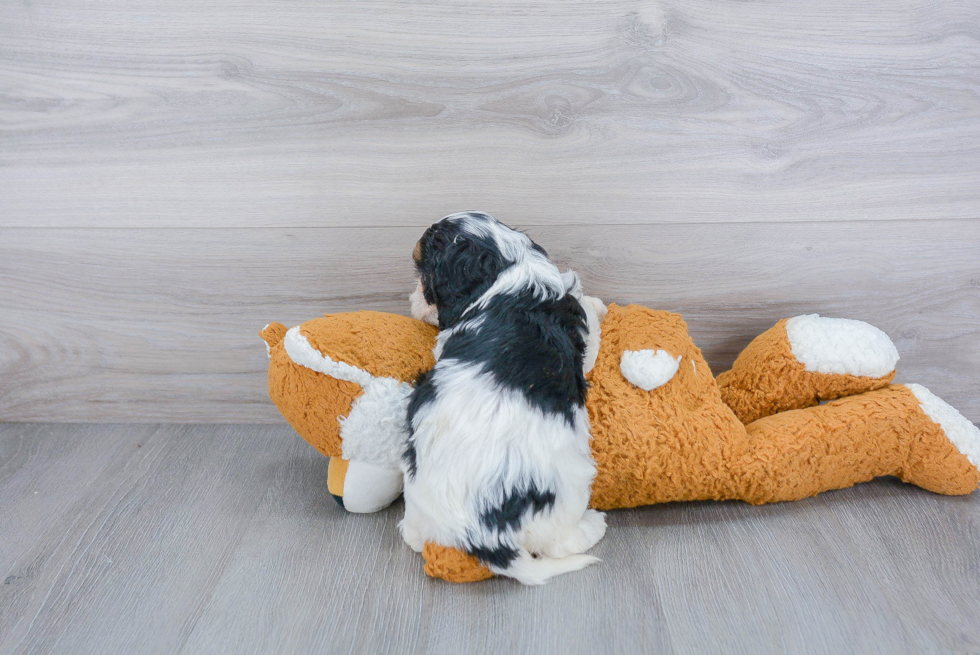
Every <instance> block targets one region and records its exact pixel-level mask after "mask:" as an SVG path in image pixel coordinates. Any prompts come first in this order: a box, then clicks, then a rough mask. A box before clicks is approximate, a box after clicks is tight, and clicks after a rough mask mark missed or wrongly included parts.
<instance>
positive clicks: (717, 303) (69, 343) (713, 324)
mask: <svg viewBox="0 0 980 655" xmlns="http://www.w3.org/2000/svg"><path fill="white" fill-rule="evenodd" d="M419 232H420V231H419V229H417V228H385V229H380V228H347V229H340V228H319V229H318V228H308V229H284V230H274V229H243V230H225V229H210V230H205V229H129V230H120V229H12V228H6V229H0V279H3V280H4V281H5V284H3V285H2V286H0V307H3V308H4V311H3V313H2V314H0V380H2V382H0V417H2V418H3V419H6V420H17V421H31V420H80V421H107V420H120V421H127V420H128V421H132V420H149V419H153V420H162V421H178V422H181V421H182V422H187V421H224V422H228V421H231V422H234V421H260V422H265V421H278V420H281V419H280V417H279V415H278V413H277V411H276V410H275V408H274V407H273V406H272V405H271V403H270V402H269V400H268V397H267V395H266V386H265V385H266V379H265V375H264V371H265V367H266V365H267V361H266V357H265V350H264V348H263V345H262V342H261V340H260V339H259V338H258V336H257V331H258V330H259V329H260V328H261V327H262V326H263V325H265V324H266V323H268V322H269V321H273V320H275V321H280V322H282V323H285V324H287V325H294V324H298V323H300V322H302V321H304V320H308V319H310V318H314V317H316V316H318V315H320V314H321V313H323V312H339V311H353V310H357V309H375V310H382V311H392V312H398V313H407V307H408V302H407V293H408V291H409V290H410V289H411V288H412V286H413V273H412V267H411V259H410V253H411V250H412V247H413V245H414V242H415V240H416V239H417V238H418V236H419ZM528 232H529V233H530V234H531V236H532V237H533V238H535V239H536V240H538V241H539V242H540V243H542V244H544V245H545V246H546V247H547V248H548V249H549V250H550V252H551V254H552V256H553V257H554V258H555V259H556V260H557V261H558V262H559V263H560V264H562V265H564V266H568V267H574V268H576V269H577V270H578V271H579V272H580V274H581V275H582V278H583V280H584V282H585V285H586V289H587V290H588V291H589V292H590V293H594V294H595V295H598V296H600V297H602V298H603V299H604V300H606V301H607V302H619V303H629V302H637V303H640V304H644V305H647V306H650V307H657V308H663V309H668V310H672V311H678V312H680V313H681V314H683V315H684V316H685V318H686V319H687V321H688V323H689V325H690V328H691V332H692V334H693V336H694V338H695V340H696V342H697V343H698V344H699V345H700V346H701V347H702V349H703V350H704V352H705V355H706V357H707V358H708V361H709V363H710V364H711V365H712V367H713V368H714V369H715V370H716V371H720V370H724V368H726V367H727V366H728V365H730V363H731V361H732V360H733V359H734V357H735V355H736V354H737V352H738V351H739V350H740V349H741V348H742V347H744V346H745V345H746V344H747V343H748V342H749V341H750V340H751V339H752V338H753V337H754V336H755V335H757V334H758V333H760V332H762V331H763V330H764V329H766V328H767V327H769V326H770V325H772V324H773V323H774V322H775V321H776V320H778V319H780V318H783V317H786V316H793V315H796V314H801V313H814V312H816V313H821V314H823V315H828V316H845V317H850V318H858V319H863V320H867V321H869V322H871V323H873V324H875V325H877V326H879V327H880V328H882V329H883V330H885V331H886V332H887V333H888V334H889V335H891V336H892V338H893V339H894V340H895V342H896V344H897V346H898V349H899V352H900V354H901V356H902V361H901V362H900V363H899V378H898V379H899V381H909V382H912V381H914V382H920V383H922V384H925V385H926V386H928V387H929V388H930V389H932V390H933V391H934V392H935V393H937V394H939V395H940V396H942V397H943V398H945V399H946V400H948V401H949V402H950V403H952V404H953V405H954V406H956V407H958V408H959V409H960V410H961V411H962V412H964V414H965V415H966V416H967V417H968V418H970V419H971V420H973V421H977V420H980V394H978V393H977V390H978V389H980V322H978V320H977V317H978V316H980V258H978V257H977V254H978V253H980V223H977V222H975V221H914V222H909V221H892V222H852V223H834V222H830V223H791V224H748V223H741V224H700V225H648V226H633V225H621V226H603V227H595V226H593V227H588V226H578V227H559V226H554V227H533V228H529V230H528Z"/></svg>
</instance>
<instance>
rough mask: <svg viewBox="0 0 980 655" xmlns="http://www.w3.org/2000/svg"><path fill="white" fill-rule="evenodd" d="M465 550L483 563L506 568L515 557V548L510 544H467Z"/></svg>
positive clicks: (516, 553)
mask: <svg viewBox="0 0 980 655" xmlns="http://www.w3.org/2000/svg"><path fill="white" fill-rule="evenodd" d="M466 552H467V553H469V554H470V555H472V556H473V557H475V558H477V559H478V560H480V561H481V562H483V563H484V564H489V565H490V566H496V567H497V568H500V569H506V568H507V567H508V566H510V563H511V562H513V561H514V560H515V559H517V555H518V552H517V549H516V548H511V547H510V546H504V545H499V546H496V547H494V548H487V547H485V546H468V547H467V548H466Z"/></svg>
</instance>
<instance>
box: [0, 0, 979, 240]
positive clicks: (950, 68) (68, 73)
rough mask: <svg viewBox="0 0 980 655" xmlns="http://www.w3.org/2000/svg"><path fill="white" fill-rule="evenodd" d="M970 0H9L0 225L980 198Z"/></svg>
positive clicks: (678, 216)
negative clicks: (285, 0) (204, 0)
mask: <svg viewBox="0 0 980 655" xmlns="http://www.w3.org/2000/svg"><path fill="white" fill-rule="evenodd" d="M978 25H980V5H978V4H977V3H975V2H952V1H951V2H941V3H936V2H932V1H931V0H902V1H899V2H892V3H887V4H885V5H883V4H882V3H879V2H874V1H873V0H842V1H841V2H836V3H833V4H832V5H825V4H821V3H816V4H815V3H813V2H809V1H808V0H793V1H791V2H778V3H777V2H771V1H756V2H737V3H736V2H717V1H713V0H696V1H693V2H680V1H679V0H668V1H665V2H639V1H613V2H601V3H597V2H591V1H586V2H555V1H552V0H548V1H541V0H539V1H536V2H534V1H532V2H524V1H523V0H521V1H513V2H503V3H500V2H494V3H485V2H482V1H480V0H470V1H468V2H437V3H424V4H420V3H412V2H399V1H395V0H390V1H384V2H377V1H376V2H360V3H342V2H311V1H303V2H294V3H290V4H289V5H288V6H284V5H282V3H276V2H265V1H263V0H252V1H246V0H233V1H230V2H218V3H217V4H216V3H208V4H207V5H202V4H200V3H197V2H191V1H189V0H182V1H171V0H150V1H147V2H140V3H137V4H133V3H131V2H127V1H126V0H109V1H107V2H100V3H98V4H93V3H85V4H82V3H74V2H70V1H69V0H41V1H38V2H31V3H28V4H15V3H6V4H5V5H4V6H3V7H0V46H2V47H0V53H2V54H0V93H2V104H0V111H2V115H0V119H2V123H0V124H2V132H0V189H2V192H3V198H4V211H3V212H0V226H22V227H24V226H26V227H37V226H74V227H79V226H112V227H131V226H137V225H138V226H154V227H162V226H182V227H197V226H202V225H205V226H222V227H238V226H265V227H282V226H335V225H351V224H357V225H412V226H420V225H424V224H426V223H427V222H429V221H431V220H432V219H433V218H434V217H437V216H440V215H443V214H446V213H449V212H450V211H455V210H458V209H463V208H472V207H480V208H484V209H486V210H488V211H491V212H496V213H500V214H501V215H506V216H514V217H517V216H519V217H521V219H522V220H525V221H527V222H529V223H532V224H544V223H548V224H595V223H650V222H709V221H710V222H728V221H811V220H886V219H920V220H932V219H952V218H960V219H966V218H974V219H976V218H980V209H978V204H980V185H978V184H977V180H978V179H980V120H978V116H980V38H978V37H980V35H978V30H980V28H978Z"/></svg>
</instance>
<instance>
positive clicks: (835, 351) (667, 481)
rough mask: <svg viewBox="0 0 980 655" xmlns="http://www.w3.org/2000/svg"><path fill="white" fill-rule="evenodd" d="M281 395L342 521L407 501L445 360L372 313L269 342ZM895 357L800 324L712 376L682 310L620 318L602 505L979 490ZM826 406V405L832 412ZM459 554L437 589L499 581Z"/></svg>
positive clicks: (603, 444) (449, 558)
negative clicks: (875, 483)
mask: <svg viewBox="0 0 980 655" xmlns="http://www.w3.org/2000/svg"><path fill="white" fill-rule="evenodd" d="M261 335H262V337H263V338H264V339H265V340H266V342H267V344H268V346H269V349H270V350H269V355H270V358H271V362H270V365H269V393H270V396H271V397H272V399H273V401H274V402H275V403H276V405H277V406H278V407H279V409H280V410H281V411H282V413H283V415H284V416H285V417H286V419H287V420H288V421H289V422H290V423H291V424H292V425H293V427H294V428H296V430H297V431H298V432H299V433H300V435H301V436H303V437H304V438H305V439H306V440H307V441H309V442H310V443H311V444H312V445H313V446H314V447H316V448H317V449H318V450H319V451H320V452H322V453H323V454H325V455H327V456H329V457H330V458H331V460H330V465H329V468H328V481H327V484H328V487H329V489H330V492H331V493H332V494H334V495H335V497H337V499H338V501H339V502H341V503H342V505H344V506H345V507H346V508H347V509H348V510H350V511H355V512H370V511H377V510H379V509H381V508H382V507H385V506H387V505H388V504H390V503H391V502H392V501H393V500H394V499H395V498H396V497H397V496H398V493H399V492H400V490H401V472H400V469H399V458H400V455H401V452H402V446H401V444H402V443H403V440H404V438H405V436H406V434H405V416H406V407H407V401H408V397H409V395H410V394H411V389H412V387H411V384H410V381H412V380H413V379H414V378H415V377H416V376H417V375H418V374H419V373H420V372H423V371H426V370H428V369H429V368H431V367H432V366H433V364H434V361H433V358H432V354H431V352H432V347H433V345H434V343H435V336H436V330H435V328H433V327H431V326H429V325H426V324H424V323H421V322H419V321H415V320H414V319H411V318H407V317H403V316H397V315H392V314H381V313H377V312H357V313H353V314H337V315H329V316H326V317H324V318H321V319H315V320H313V321H309V322H307V323H304V324H303V325H301V326H298V327H295V328H292V329H291V330H289V331H287V330H286V328H285V327H284V326H282V325H281V324H278V323H273V324H271V325H269V326H267V327H266V328H265V329H264V330H263V331H262V332H261ZM897 360H898V353H897V351H896V350H895V347H894V345H893V344H892V343H891V341H890V340H889V339H888V337H887V336H885V334H884V333H882V332H881V331H880V330H878V329H877V328H874V327H872V326H870V325H868V324H866V323H861V322H859V321H850V320H845V319H829V318H822V317H819V316H815V315H811V316H798V317H795V318H792V319H788V320H784V321H780V322H779V323H778V324H776V326H775V327H773V328H771V329H769V330H768V331H766V332H765V333H763V334H762V335H761V336H759V337H757V338H756V339H755V340H754V341H753V342H752V343H751V344H749V346H748V347H747V348H746V349H745V350H744V351H743V352H742V354H741V355H739V357H738V359H736V361H735V363H734V365H733V367H732V370H730V371H727V372H725V373H722V374H721V375H719V376H718V377H717V379H716V378H715V377H714V376H713V375H712V373H711V371H710V369H709V368H708V364H707V362H705V360H704V358H703V357H702V355H701V351H700V350H699V349H698V348H697V347H696V346H695V345H694V343H693V341H692V340H691V338H690V337H689V336H688V332H687V325H686V324H685V323H684V321H683V320H682V319H681V317H680V316H678V315H677V314H671V313H669V312H664V311H655V310H651V309H647V308H644V307H640V306H636V305H630V306H627V307H620V306H617V305H611V306H610V307H609V310H608V315H607V316H606V317H605V318H604V320H603V321H602V324H601V345H600V349H599V355H598V359H597V361H596V364H595V366H594V368H593V369H592V370H591V372H590V373H589V374H588V376H587V378H588V380H589V383H590V391H589V396H588V400H587V406H588V410H589V418H590V422H591V428H592V451H593V455H594V457H595V460H596V463H597V465H598V471H597V474H596V478H595V481H594V482H593V487H592V506H593V507H595V508H597V509H615V508H623V507H636V506H639V505H649V504H652V503H661V502H668V501H677V500H706V499H716V500H723V499H740V500H744V501H746V502H749V503H753V504H759V503H769V502H776V501H784V500H798V499H801V498H806V497H808V496H812V495H814V494H817V493H820V492H821V491H827V490H829V489H840V488H843V487H849V486H852V485H854V484H856V483H858V482H864V481H867V480H871V479H872V478H874V477H877V476H883V475H893V476H897V477H899V478H901V479H902V480H904V481H905V482H909V483H911V484H915V485H917V486H919V487H922V488H924V489H928V490H930V491H934V492H937V493H942V494H967V493H970V492H971V491H973V490H974V489H976V488H977V485H978V483H980V470H978V469H980V430H978V429H977V428H976V426H974V425H973V424H972V423H970V422H969V421H968V420H966V418H964V417H963V416H962V415H961V414H960V413H959V412H957V411H956V410H955V409H953V408H952V407H950V406H949V405H947V404H946V403H945V402H943V401H942V400H940V399H939V398H937V397H936V396H934V395H933V394H932V393H930V392H929V391H928V390H927V389H925V388H924V387H921V386H919V385H915V384H911V385H895V384H890V382H891V380H892V379H893V378H894V376H895V370H894V367H895V363H896V362H897ZM821 401H832V402H828V403H826V404H820V403H821ZM451 546H452V545H451V544H431V543H430V544H427V545H426V548H425V549H424V551H423V556H424V558H425V560H426V567H425V571H426V573H428V574H429V575H432V576H435V577H440V578H443V579H446V580H451V581H455V582H468V581H474V580H480V579H484V578H488V577H490V576H491V575H492V574H491V573H490V571H489V570H488V569H487V568H486V567H485V566H483V565H482V564H480V562H478V561H477V560H476V559H475V558H473V557H471V556H469V555H466V554H465V553H463V552H461V551H459V550H457V549H455V548H452V547H451Z"/></svg>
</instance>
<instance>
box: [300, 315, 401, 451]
mask: <svg viewBox="0 0 980 655" xmlns="http://www.w3.org/2000/svg"><path fill="white" fill-rule="evenodd" d="M283 344H284V346H285V348H286V354H287V355H289V358H290V359H291V360H293V361H294V362H296V363H297V364H299V365H300V366H305V367H306V368H308V369H311V370H314V371H317V372H318V373H323V374H324V375H329V376H330V377H332V378H335V379H337V380H345V381H347V382H353V383H355V384H358V385H360V387H361V389H362V390H363V391H364V393H363V394H362V395H361V396H359V397H358V398H357V399H356V400H354V404H353V406H352V407H351V411H350V414H348V416H347V417H343V416H341V417H338V419H337V420H338V421H339V422H340V438H341V448H342V451H343V457H344V459H347V460H352V461H362V462H370V463H373V464H377V465H380V466H386V467H389V468H398V466H399V461H400V459H401V455H402V453H403V452H404V450H405V440H406V439H407V438H408V428H407V426H406V425H405V418H406V416H407V415H408V400H409V397H410V396H411V395H412V386H411V385H410V384H408V383H407V382H402V381H400V380H396V379H394V378H385V377H375V376H373V375H371V374H370V373H368V372H367V371H365V370H364V369H361V368H358V367H356V366H351V365H350V364H346V363H344V362H337V361H334V360H333V359H331V358H330V357H327V356H326V355H323V354H321V353H320V351H318V350H317V349H316V348H314V347H313V346H312V345H311V344H310V342H309V341H308V340H307V339H306V337H305V336H304V335H303V333H302V332H300V328H299V327H294V328H290V329H289V330H288V331H287V332H286V337H285V338H284V339H283Z"/></svg>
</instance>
